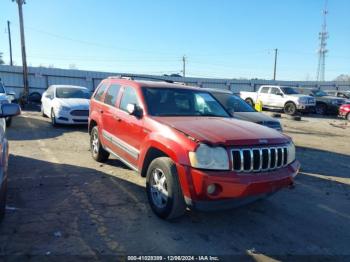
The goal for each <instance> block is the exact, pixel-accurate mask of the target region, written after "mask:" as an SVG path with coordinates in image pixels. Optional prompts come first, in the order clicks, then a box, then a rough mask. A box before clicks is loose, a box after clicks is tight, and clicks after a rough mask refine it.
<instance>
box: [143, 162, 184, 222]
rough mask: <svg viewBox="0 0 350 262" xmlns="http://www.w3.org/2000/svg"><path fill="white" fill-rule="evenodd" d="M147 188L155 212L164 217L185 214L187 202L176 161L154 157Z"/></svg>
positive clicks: (148, 175) (148, 174)
mask: <svg viewBox="0 0 350 262" xmlns="http://www.w3.org/2000/svg"><path fill="white" fill-rule="evenodd" d="M146 190H147V196H148V201H149V204H150V206H151V208H152V210H153V212H154V213H155V214H156V215H157V216H159V217H160V218H163V219H173V218H177V217H180V216H182V215H183V214H184V212H185V209H186V204H185V201H184V196H183V194H182V190H181V186H180V182H179V179H178V174H177V169H176V166H175V163H174V162H173V161H172V160H171V159H170V158H168V157H159V158H156V159H154V160H153V161H152V162H151V164H150V165H149V167H148V170H147V176H146Z"/></svg>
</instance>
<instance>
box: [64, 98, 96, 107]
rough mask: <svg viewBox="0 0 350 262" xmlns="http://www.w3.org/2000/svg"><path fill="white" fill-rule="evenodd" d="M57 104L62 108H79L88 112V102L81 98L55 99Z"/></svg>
mask: <svg viewBox="0 0 350 262" xmlns="http://www.w3.org/2000/svg"><path fill="white" fill-rule="evenodd" d="M57 100H58V102H59V104H60V105H62V106H67V107H69V108H72V109H74V108H79V109H83V110H89V105H90V100H89V99H82V98H64V99H63V98H57Z"/></svg>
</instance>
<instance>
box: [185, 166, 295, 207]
mask: <svg viewBox="0 0 350 262" xmlns="http://www.w3.org/2000/svg"><path fill="white" fill-rule="evenodd" d="M299 168H300V164H299V162H298V161H294V162H293V163H292V164H290V165H289V166H287V167H285V168H281V169H279V170H275V171H270V172H265V173H243V174H237V173H234V172H219V173H217V174H215V172H209V171H199V170H197V169H193V168H190V167H187V168H185V170H183V171H185V173H182V172H179V173H180V183H181V186H182V189H183V193H184V195H185V200H186V203H187V205H188V206H191V207H193V208H195V209H199V210H204V211H210V210H221V209H230V208H233V207H237V206H241V205H245V204H248V203H250V202H253V201H255V200H257V199H259V198H263V197H266V196H269V195H271V194H273V193H275V192H277V191H279V190H280V189H282V188H287V187H290V186H292V185H293V184H294V177H295V176H296V175H297V173H298V171H299ZM184 176H185V178H186V179H185V180H189V184H184V183H188V182H187V181H184ZM210 185H215V188H216V190H215V192H214V193H213V194H209V193H208V186H210Z"/></svg>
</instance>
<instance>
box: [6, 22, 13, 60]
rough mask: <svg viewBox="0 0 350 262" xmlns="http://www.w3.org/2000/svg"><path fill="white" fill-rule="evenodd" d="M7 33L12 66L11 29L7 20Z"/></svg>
mask: <svg viewBox="0 0 350 262" xmlns="http://www.w3.org/2000/svg"><path fill="white" fill-rule="evenodd" d="M7 33H8V35H9V47H10V65H11V66H13V61H12V42H11V28H10V21H9V20H7Z"/></svg>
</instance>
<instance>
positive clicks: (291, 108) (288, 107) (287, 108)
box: [284, 102, 297, 115]
mask: <svg viewBox="0 0 350 262" xmlns="http://www.w3.org/2000/svg"><path fill="white" fill-rule="evenodd" d="M296 112H297V107H296V105H295V104H294V103H293V102H288V103H286V104H285V105H284V113H286V114H287V115H294V114H295V113H296Z"/></svg>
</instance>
